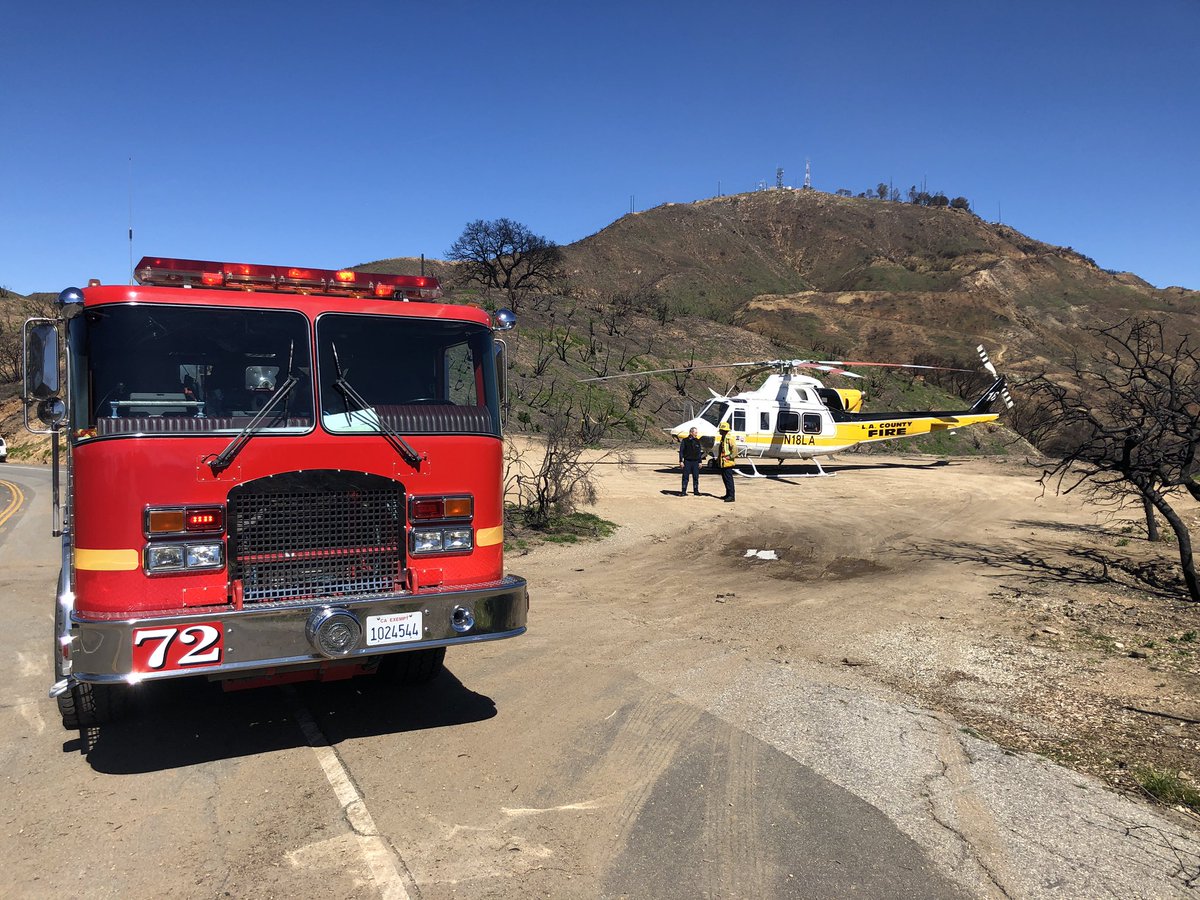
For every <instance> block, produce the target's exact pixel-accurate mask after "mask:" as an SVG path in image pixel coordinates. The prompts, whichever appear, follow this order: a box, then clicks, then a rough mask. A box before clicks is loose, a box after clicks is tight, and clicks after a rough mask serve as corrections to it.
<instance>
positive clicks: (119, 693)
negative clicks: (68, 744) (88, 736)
mask: <svg viewBox="0 0 1200 900" xmlns="http://www.w3.org/2000/svg"><path fill="white" fill-rule="evenodd" d="M128 702H129V688H127V687H126V686H125V685H114V684H85V683H83V682H80V683H78V684H75V685H72V686H71V689H70V690H69V691H67V692H66V693H65V694H61V695H60V696H59V697H58V711H59V714H60V715H61V716H62V723H63V728H66V729H67V730H70V731H73V730H74V729H76V728H90V727H92V726H93V725H107V724H108V723H109V722H115V721H116V720H117V719H119V718H121V714H122V713H123V712H124V711H125V707H126V705H127V704H128Z"/></svg>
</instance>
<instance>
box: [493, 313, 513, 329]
mask: <svg viewBox="0 0 1200 900" xmlns="http://www.w3.org/2000/svg"><path fill="white" fill-rule="evenodd" d="M516 324H517V314H516V313H515V312H513V311H512V310H511V309H507V308H505V309H498V310H496V324H495V325H494V326H493V327H494V328H495V330H496V331H512V329H513V328H514V327H515V326H516Z"/></svg>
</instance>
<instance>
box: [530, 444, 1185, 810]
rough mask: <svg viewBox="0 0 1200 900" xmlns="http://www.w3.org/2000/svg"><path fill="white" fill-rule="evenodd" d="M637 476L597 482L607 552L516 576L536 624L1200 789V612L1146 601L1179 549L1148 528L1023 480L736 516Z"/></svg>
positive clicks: (1010, 474)
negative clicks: (798, 684) (1149, 771)
mask: <svg viewBox="0 0 1200 900" xmlns="http://www.w3.org/2000/svg"><path fill="white" fill-rule="evenodd" d="M634 459H635V464H634V465H631V466H628V467H623V468H622V467H618V466H616V465H610V464H605V465H602V466H601V467H600V468H599V472H600V482H601V501H600V503H599V506H598V507H597V509H596V512H598V513H599V514H600V515H602V516H604V517H606V518H609V519H612V520H613V521H615V522H618V523H619V524H620V525H621V529H620V531H619V532H618V534H617V536H616V537H615V538H613V539H612V540H611V541H610V542H607V543H605V544H601V545H599V546H597V545H588V546H582V545H581V546H577V547H574V548H562V549H559V548H550V547H543V548H539V549H537V550H536V551H534V552H533V553H531V554H530V555H528V556H526V557H521V556H518V555H515V554H514V555H513V557H512V559H511V561H510V567H511V568H512V569H513V570H514V571H518V572H521V573H522V574H525V575H526V576H527V577H529V578H530V582H531V584H532V585H534V592H535V593H534V607H533V610H534V614H535V617H536V614H537V612H538V610H539V607H540V608H542V609H544V608H545V607H544V606H542V605H541V603H539V601H540V600H542V599H543V598H545V597H546V595H547V594H555V595H560V594H561V595H564V596H571V597H591V596H604V597H606V598H608V599H609V600H610V601H611V602H612V603H614V604H616V605H617V606H618V607H620V608H621V609H622V610H623V611H624V612H626V613H628V614H629V615H631V616H633V617H635V619H636V620H637V621H638V622H639V623H641V624H643V625H644V626H645V629H646V633H647V638H648V640H649V639H650V636H651V635H653V636H654V641H655V645H656V650H655V652H661V650H662V647H661V646H659V644H660V643H661V640H662V636H663V635H664V634H669V635H672V636H673V638H674V640H673V643H672V647H671V653H672V654H673V655H682V656H684V657H688V658H694V661H695V662H696V664H699V663H700V662H701V661H702V660H704V659H706V658H708V657H710V656H711V655H712V653H713V652H714V651H717V650H720V649H722V648H724V649H726V650H729V651H733V650H734V649H735V648H736V651H737V652H738V653H741V654H744V655H745V656H746V657H749V658H754V659H756V660H769V661H771V662H772V663H774V664H776V665H778V666H780V667H783V668H787V667H795V666H808V665H814V666H818V667H822V668H825V669H828V670H838V671H839V673H840V674H845V675H849V676H851V677H852V678H853V679H866V680H868V681H870V682H874V683H877V684H881V685H886V686H888V687H891V688H894V689H896V690H898V691H900V692H902V693H903V694H905V695H908V696H910V697H912V698H913V699H914V700H915V701H917V702H918V703H920V704H922V705H927V706H930V707H932V708H934V709H936V710H940V711H943V712H945V713H949V714H950V715H952V716H953V717H954V718H955V719H957V720H958V721H959V722H960V723H961V724H962V725H963V726H964V727H966V728H969V729H973V730H974V731H975V732H977V733H979V734H981V735H983V736H985V737H987V738H990V739H992V740H994V741H996V742H997V743H999V744H1000V745H1001V746H1002V747H1004V748H1008V749H1013V750H1034V751H1037V752H1038V753H1041V754H1043V755H1045V756H1047V757H1049V758H1050V759H1053V760H1055V761H1058V762H1061V763H1063V764H1064V765H1067V766H1068V767H1072V768H1075V769H1077V770H1080V771H1083V772H1088V773H1091V774H1096V775H1100V776H1101V777H1103V778H1105V779H1106V780H1107V781H1109V783H1110V784H1112V785H1114V786H1117V787H1118V788H1120V789H1122V790H1125V791H1128V792H1130V793H1132V794H1136V793H1139V792H1140V788H1138V787H1137V784H1136V781H1135V780H1134V778H1133V772H1134V771H1136V770H1138V769H1139V768H1142V767H1146V766H1151V767H1153V768H1155V769H1159V770H1165V771H1172V772H1174V771H1180V772H1182V773H1183V775H1184V776H1185V778H1188V779H1190V781H1191V784H1193V785H1195V784H1197V783H1200V725H1198V724H1196V722H1195V721H1194V720H1197V719H1200V636H1198V635H1197V631H1200V609H1197V608H1196V607H1195V606H1194V605H1192V604H1188V603H1185V602H1182V601H1181V600H1180V596H1181V595H1180V594H1179V593H1178V586H1174V587H1175V590H1174V592H1172V590H1171V589H1169V588H1168V587H1153V586H1152V585H1150V584H1148V583H1147V581H1146V580H1145V578H1146V575H1147V573H1152V574H1153V577H1152V578H1151V579H1150V580H1151V581H1153V578H1154V577H1157V578H1158V579H1160V580H1168V579H1170V578H1172V577H1173V572H1172V569H1171V565H1170V564H1171V563H1172V561H1173V552H1174V548H1173V545H1169V544H1160V545H1157V546H1152V545H1149V544H1147V543H1146V542H1145V541H1144V540H1141V539H1140V537H1139V534H1140V533H1141V531H1140V525H1139V523H1138V522H1137V521H1136V519H1128V520H1124V519H1113V518H1112V517H1111V516H1108V515H1105V514H1104V513H1103V512H1102V511H1100V510H1097V509H1095V508H1094V507H1091V506H1089V505H1088V504H1087V503H1086V502H1085V500H1084V499H1083V498H1076V497H1074V496H1071V497H1055V496H1043V495H1042V492H1041V490H1040V488H1039V486H1038V485H1037V483H1036V481H1035V474H1036V473H1035V470H1034V469H1032V468H1030V467H1029V466H1028V464H1026V463H1025V462H1023V461H1013V460H1009V461H1004V460H981V459H970V460H968V459H955V460H938V459H932V458H928V457H878V456H861V455H854V454H850V455H845V456H843V457H841V459H840V460H839V462H836V463H832V464H830V465H829V466H828V467H827V468H828V470H829V471H831V472H836V476H835V477H832V478H805V477H797V476H800V475H802V474H804V473H809V472H812V471H813V470H812V468H811V467H800V466H790V465H789V466H784V467H781V468H780V469H775V470H764V471H771V472H772V474H779V475H781V477H780V478H778V479H775V478H772V479H766V478H764V479H748V478H747V479H739V481H738V502H737V503H736V504H732V505H730V504H722V503H719V502H718V501H717V499H716V497H717V496H718V495H719V494H720V493H721V485H720V479H719V478H717V477H716V476H715V475H706V476H705V477H704V479H703V482H702V485H701V490H702V491H706V492H707V496H702V497H693V496H690V495H689V496H686V497H679V496H675V492H676V491H677V490H678V488H679V475H678V470H677V469H675V468H673V466H672V463H673V458H672V456H671V454H670V451H669V450H668V451H662V450H644V451H640V452H637V453H635V454H634ZM1188 514H1189V515H1190V516H1191V517H1192V519H1193V520H1195V519H1196V518H1197V515H1196V510H1195V509H1192V508H1189V509H1188ZM755 551H770V552H765V553H764V552H755ZM771 557H777V558H771ZM1135 572H1140V573H1141V577H1138V576H1137V575H1135V574H1134V573H1135ZM666 667H667V664H666V663H665V662H664V663H663V668H664V669H665V668H666Z"/></svg>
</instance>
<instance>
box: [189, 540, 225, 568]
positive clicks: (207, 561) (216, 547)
mask: <svg viewBox="0 0 1200 900" xmlns="http://www.w3.org/2000/svg"><path fill="white" fill-rule="evenodd" d="M223 565H225V552H224V547H223V546H222V545H221V544H219V543H216V544H188V548H187V567H188V568H189V569H219V568H220V567H221V566H223Z"/></svg>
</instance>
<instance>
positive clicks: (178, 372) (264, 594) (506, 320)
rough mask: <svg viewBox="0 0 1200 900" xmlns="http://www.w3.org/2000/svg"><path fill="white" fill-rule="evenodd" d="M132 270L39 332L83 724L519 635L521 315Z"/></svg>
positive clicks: (37, 394) (404, 293)
mask: <svg viewBox="0 0 1200 900" xmlns="http://www.w3.org/2000/svg"><path fill="white" fill-rule="evenodd" d="M136 276H137V280H138V282H139V285H140V286H116V285H98V284H95V283H93V284H92V286H89V287H88V288H86V289H84V290H78V289H73V288H72V289H68V290H66V291H63V292H62V294H61V295H59V304H60V306H59V314H58V317H57V318H55V319H36V320H30V321H29V322H27V323H26V359H25V378H26V384H25V393H26V398H27V401H29V403H28V404H27V408H28V406H29V405H32V404H33V403H35V402H36V403H37V418H38V419H39V420H40V423H41V424H40V426H39V424H38V423H36V422H30V420H29V417H28V414H27V417H26V424H27V425H28V426H30V427H31V429H32V430H36V431H42V432H47V433H53V434H54V442H55V455H54V463H55V466H54V478H55V481H54V484H55V490H54V502H55V508H56V518H55V522H56V525H55V533H56V534H59V535H61V538H62V574H61V576H60V578H59V585H58V601H57V604H56V607H55V609H56V615H55V626H54V638H55V640H54V670H55V684H54V687H53V688H52V689H51V692H50V693H51V696H53V697H56V698H57V700H58V705H59V711H60V712H61V714H62V719H63V724H64V726H66V727H67V728H76V727H80V726H86V725H92V724H98V723H102V722H104V721H106V720H109V719H111V718H113V717H114V716H115V715H116V714H117V712H118V710H119V708H120V707H121V706H122V705H123V701H124V700H125V699H126V698H127V697H128V695H129V693H130V691H131V687H132V686H133V685H136V684H137V683H138V682H142V681H146V680H150V679H161V678H175V677H181V676H192V675H203V676H207V677H209V678H212V679H219V680H223V681H225V683H226V686H227V687H241V686H252V685H258V684H266V683H272V682H283V681H297V680H304V679H312V678H322V679H330V678H340V677H348V676H351V675H355V674H361V673H367V672H380V673H382V674H385V675H390V676H391V677H394V678H397V679H399V680H401V681H407V682H419V681H425V680H428V679H430V678H432V677H433V676H434V675H436V674H437V672H438V671H439V670H440V669H441V666H442V660H443V658H444V656H445V652H446V647H447V646H451V645H454V644H467V643H473V642H477V641H488V640H495V639H499V638H508V637H515V636H517V635H520V634H522V633H523V632H524V631H525V622H526V615H527V612H528V606H529V601H528V594H527V591H526V585H525V581H524V579H521V578H518V577H515V576H512V575H506V574H505V573H504V560H503V543H504V531H503V508H502V505H503V498H502V496H501V493H502V488H501V482H502V466H503V451H502V446H501V406H502V402H503V399H502V392H503V390H504V358H503V354H504V347H503V341H501V340H499V339H497V338H496V337H495V336H494V332H495V331H503V330H507V329H508V328H511V327H512V325H513V324H514V322H515V317H514V316H513V315H512V313H511V312H509V311H507V310H501V311H500V312H498V313H497V314H496V319H495V322H493V321H492V320H491V319H490V318H489V316H488V315H487V314H486V313H485V312H483V311H482V310H479V309H475V308H473V307H467V306H454V305H448V304H441V303H436V302H432V301H434V300H436V299H437V298H438V297H440V296H441V289H440V286H439V284H438V282H437V279H435V278H428V277H424V276H409V275H390V274H381V273H372V272H357V271H352V270H342V271H334V270H317V269H298V268H287V267H276V266H260V265H242V264H231V263H218V262H205V261H198V260H185V259H156V258H145V259H143V260H142V261H141V262H140V263H139V264H138V266H137V268H136ZM63 357H65V366H64V365H63V359H62V358H63ZM60 372H65V390H64V388H63V386H62V385H61V384H60V381H61V380H62V379H61V378H60ZM60 432H65V434H66V436H67V440H66V478H65V496H64V499H63V502H62V504H61V510H60V509H59V490H58V482H59V478H58V468H59V467H58V434H59V433H60Z"/></svg>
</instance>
